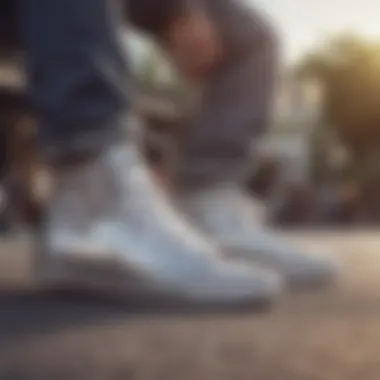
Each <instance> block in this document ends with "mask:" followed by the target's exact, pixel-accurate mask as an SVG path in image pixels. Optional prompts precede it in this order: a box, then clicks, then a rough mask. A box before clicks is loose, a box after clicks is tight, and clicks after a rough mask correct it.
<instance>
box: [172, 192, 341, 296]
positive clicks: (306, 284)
mask: <svg viewBox="0 0 380 380" xmlns="http://www.w3.org/2000/svg"><path fill="white" fill-rule="evenodd" d="M179 202H180V203H179V207H181V208H182V210H183V211H184V212H185V214H186V215H187V216H188V217H189V220H191V222H192V223H194V225H196V226H197V227H199V228H201V230H202V231H203V232H204V233H206V234H207V235H208V236H209V237H212V238H213V239H215V241H217V242H218V243H219V244H220V245H221V246H222V247H223V249H224V251H225V252H228V253H230V254H231V255H232V256H233V257H236V258H239V259H245V260H248V261H250V262H251V263H253V264H254V265H257V264H260V265H263V266H265V267H268V268H270V269H272V270H276V271H277V272H278V273H280V274H281V275H282V276H283V277H284V281H285V282H286V283H287V284H288V285H289V286H290V287H292V288H293V289H304V288H311V287H313V288H319V287H323V286H325V285H328V284H330V283H331V282H333V281H334V280H335V278H336V277H337V273H338V270H337V265H336V263H335V262H334V260H333V259H332V258H331V257H330V258H328V257H324V256H323V255H321V254H319V255H312V254H311V253H310V252H307V251H305V250H302V249H300V248H297V247H296V246H295V245H294V244H292V243H289V242H288V241H286V240H284V239H282V238H279V237H278V236H276V234H275V233H273V232H271V231H270V230H269V229H268V228H267V227H265V226H264V225H263V224H262V223H261V222H260V219H261V218H260V217H259V218H258V217H257V215H256V214H257V212H256V211H257V210H256V208H255V205H254V204H253V203H252V202H251V200H250V198H249V196H248V195H245V194H244V192H243V191H242V190H241V189H240V188H238V187H236V186H233V185H225V186H220V187H217V188H212V189H208V190H203V191H199V192H194V193H192V194H187V195H186V196H184V197H181V199H180V200H179Z"/></svg>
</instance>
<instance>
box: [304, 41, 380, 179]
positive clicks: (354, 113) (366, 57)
mask: <svg viewBox="0 0 380 380" xmlns="http://www.w3.org/2000/svg"><path fill="white" fill-rule="evenodd" d="M296 72H297V73H298V75H300V76H306V77H313V78H316V79H318V80H319V81H320V82H321V83H322V85H323V88H324V104H323V118H324V123H325V124H327V125H331V126H332V127H333V128H334V129H335V132H336V133H337V135H338V137H339V138H340V140H341V141H342V142H343V143H344V144H345V146H346V147H347V148H348V149H349V152H350V153H351V154H352V156H353V157H354V159H355V161H356V162H359V163H360V164H361V168H362V173H363V174H367V175H369V176H374V175H376V176H377V177H379V178H380V176H379V174H380V44H378V43H375V42H371V41H366V40H363V39H361V38H359V37H356V36H352V35H344V36H338V37H335V38H332V39H331V40H330V41H329V42H328V43H327V44H325V45H324V46H323V47H322V48H320V49H317V50H316V51H314V52H312V53H310V54H308V55H307V56H306V57H304V59H303V60H302V61H301V62H300V63H299V65H297V67H296Z"/></svg>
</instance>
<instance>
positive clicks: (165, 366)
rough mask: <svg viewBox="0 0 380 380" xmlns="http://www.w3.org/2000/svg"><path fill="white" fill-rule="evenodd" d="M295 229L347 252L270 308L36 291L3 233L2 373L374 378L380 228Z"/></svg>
mask: <svg viewBox="0 0 380 380" xmlns="http://www.w3.org/2000/svg"><path fill="white" fill-rule="evenodd" d="M377 235H378V234H377V233H376V232H371V231H361V232H360V231H356V232H353V231H351V232H339V231H333V232H329V231H326V232H302V233H301V232H298V233H293V234H292V237H293V238H294V239H295V240H297V241H299V242H300V243H302V244H305V245H308V246H318V247H320V248H331V250H332V251H333V252H332V253H331V254H333V255H336V256H338V258H339V259H340V260H341V263H342V276H341V278H340V281H339V283H338V284H337V285H336V286H335V287H333V288H332V289H330V290H329V291H326V292H321V293H315V294H308V295H306V294H302V295H289V296H287V297H286V298H284V299H283V300H282V301H281V302H280V303H279V305H277V306H276V307H275V309H274V310H272V311H271V312H261V313H247V312H246V313H242V314H229V315H227V314H225V315H220V314H192V313H188V312H181V311H178V310H173V309H167V308H162V307H160V306H159V305H155V306H153V307H148V306H147V305H143V304H141V303H139V302H131V303H130V304H128V305H124V306H121V305H118V304H116V303H112V302H108V301H107V300H105V299H101V298H96V297H90V296H86V295H83V294H82V295H79V294H59V295H58V294H47V293H45V294H42V293H41V292H38V291H36V290H35V288H34V286H33V278H32V276H31V269H30V268H31V263H32V250H31V242H30V241H29V240H28V239H27V238H25V239H18V240H17V241H16V240H9V241H3V242H1V243H0V252H1V254H0V380H124V379H125V380H129V379H136V380H148V379H158V380H195V379H197V380H213V379H215V380H223V379H231V380H235V379H236V380H239V379H242V380H244V379H247V380H248V379H249V380H251V379H255V380H261V379H262V380H341V379H342V380H343V379H344V380H351V379H352V380H358V379H359V378H362V379H364V380H379V379H380V361H379V349H380V348H379V347H380V318H379V316H380V237H378V236H377Z"/></svg>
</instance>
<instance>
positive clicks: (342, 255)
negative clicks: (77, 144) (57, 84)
mask: <svg viewBox="0 0 380 380" xmlns="http://www.w3.org/2000/svg"><path fill="white" fill-rule="evenodd" d="M219 1H223V0H219ZM242 1H246V2H252V4H254V5H260V6H261V7H262V8H263V9H264V10H265V12H267V14H268V16H269V17H270V18H271V19H272V20H273V22H274V24H275V25H277V28H278V33H279V36H280V38H281V43H282V58H283V60H282V65H281V72H280V78H279V79H280V80H279V83H278V89H277V95H276V99H275V104H274V109H273V117H272V121H271V124H270V127H269V129H268V133H267V134H266V135H265V136H263V138H262V140H260V141H258V142H256V143H257V145H256V144H255V146H254V147H252V168H251V171H250V172H249V173H248V174H249V175H248V178H247V182H246V186H247V189H248V190H249V191H250V192H251V194H252V196H253V197H255V198H256V199H257V202H258V203H260V202H261V203H262V204H263V205H265V209H266V212H265V215H266V217H267V221H268V223H270V224H271V225H272V226H275V227H277V229H278V230H279V231H280V233H282V231H283V230H285V233H284V235H285V236H286V237H289V238H292V239H294V240H295V241H296V242H297V243H300V244H303V245H305V246H308V247H311V248H318V249H320V248H323V250H324V249H325V248H326V251H328V253H329V254H331V255H334V256H336V257H337V258H338V259H339V261H340V263H341V266H342V276H341V280H340V282H339V284H338V285H337V287H336V288H333V289H331V290H330V291H328V292H327V294H326V293H323V294H306V295H303V294H301V295H297V296H294V297H293V296H292V297H289V298H286V300H285V301H284V302H279V304H278V305H277V306H276V308H275V310H273V312H272V313H268V314H266V313H264V314H244V315H234V316H226V315H212V316H196V317H195V316H194V315H186V313H183V314H181V313H179V314H178V313H177V314H176V313H171V312H170V311H165V310H164V311H162V310H153V311H152V310H151V309H149V308H148V309H144V308H141V307H139V305H137V306H136V305H132V306H130V305H128V306H127V307H126V308H122V307H120V306H119V305H116V306H115V305H113V304H109V303H107V302H104V300H99V299H89V298H86V297H83V296H81V295H72V294H71V295H69V296H67V295H61V296H57V295H46V294H43V295H41V294H39V293H37V294H36V293H34V292H33V291H34V290H33V289H31V288H32V287H30V272H31V271H30V268H34V267H33V265H34V261H33V260H34V259H33V253H34V252H33V244H32V243H33V240H32V241H31V239H29V240H28V239H23V238H21V237H20V236H21V235H16V234H10V235H11V239H10V240H7V239H6V237H4V235H2V238H1V239H0V380H34V379H36V380H51V379H57V380H58V379H62V380H66V379H67V380H87V379H91V380H96V379H99V380H103V379H104V380H105V379H107V380H124V379H125V380H127V379H136V380H139V379H141V380H145V379H146V380H148V379H162V380H182V379H183V380H195V379H199V380H213V379H217V380H223V379H226V380H231V379H236V380H240V379H241V380H245V379H246V380H251V379H257V380H358V379H360V378H362V379H363V380H379V379H380V362H379V347H380V318H379V313H380V308H379V306H380V265H379V257H380V256H379V252H380V239H379V233H378V231H377V227H378V226H379V225H380V22H379V15H380V3H379V2H378V1H376V0H360V1H359V0H348V1H347V0H346V1H343V0H319V1H315V0H242ZM0 2H1V0H0ZM0 16H1V12H0ZM0 19H1V17H0ZM2 26H3V25H2V23H1V20H0V46H1V37H2V34H1V27H2ZM125 43H126V47H127V48H128V49H130V51H131V53H130V57H131V59H132V62H131V63H132V67H133V72H134V74H135V79H136V81H135V85H136V96H135V99H134V103H135V104H134V106H135V108H136V110H137V111H139V113H140V114H141V115H142V117H143V119H144V121H145V126H146V129H145V139H144V142H145V143H144V149H145V153H146V156H147V158H148V159H149V161H150V163H151V164H152V166H153V168H154V169H155V172H156V174H157V175H158V176H159V177H160V178H162V179H164V180H165V175H166V173H165V167H166V165H167V164H168V163H169V164H170V162H171V161H172V160H175V154H176V142H177V136H178V133H180V130H181V126H182V125H183V124H184V123H185V121H186V119H187V117H188V116H189V114H191V104H192V101H193V95H194V89H193V88H192V86H191V84H189V83H186V82H185V81H184V80H183V79H182V78H181V76H180V75H179V73H178V72H177V71H176V70H175V68H174V67H172V66H171V64H170V62H169V60H168V59H167V57H165V55H164V54H163V52H162V51H160V50H159V49H158V48H157V47H156V46H155V45H154V43H153V42H152V41H150V40H149V39H148V38H147V37H146V36H143V35H140V34H138V33H137V32H134V33H133V34H131V33H128V37H126V40H125ZM13 53H15V54H13ZM19 58H22V55H21V56H20V55H19V53H18V52H12V54H10V52H9V50H6V51H5V53H0V127H1V128H0V133H1V134H2V136H1V137H0V144H3V145H2V146H0V154H1V157H0V230H1V231H2V232H9V231H14V230H16V231H19V230H20V224H21V229H22V223H25V213H26V214H27V215H28V217H29V218H30V219H27V220H34V219H35V217H36V213H38V207H37V209H36V204H35V202H34V199H35V198H33V199H31V193H33V190H34V189H35V183H32V182H33V181H34V182H35V179H36V175H35V173H36V170H35V167H33V162H34V161H35V158H36V157H35V152H34V150H33V139H34V136H35V135H34V133H35V128H34V127H35V124H34V122H33V119H32V118H31V117H30V116H29V114H28V109H27V106H26V104H27V103H26V102H25V94H24V91H23V84H24V81H23V70H22V59H21V60H20V59H19ZM10 132H11V133H10ZM5 141H6V142H7V143H6V144H5ZM9 141H10V143H9ZM10 157H12V160H11V161H10ZM10 163H11V164H12V165H10ZM10 166H11V170H10ZM38 180H39V181H41V182H42V183H43V182H44V181H43V180H44V177H43V176H42V177H38ZM15 236H16V239H15V238H14V237H15ZM28 276H29V277H28ZM20 284H21V285H20Z"/></svg>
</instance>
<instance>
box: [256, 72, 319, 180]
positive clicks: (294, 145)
mask: <svg viewBox="0 0 380 380" xmlns="http://www.w3.org/2000/svg"><path fill="white" fill-rule="evenodd" d="M320 99H321V91H320V87H319V86H318V84H317V83H315V82H311V81H307V82H306V81H303V80H298V79H295V78H292V77H287V78H286V79H285V80H283V82H282V83H281V86H280V88H279V93H278V97H277V102H276V106H275V110H274V117H273V124H272V128H271V129H270V131H269V133H268V134H267V135H266V136H265V137H264V138H263V140H262V141H261V142H260V144H259V148H258V149H259V154H260V155H261V156H263V157H272V158H274V159H276V161H277V162H278V163H279V164H280V165H281V174H282V178H283V180H285V181H287V182H293V183H294V182H305V181H308V180H309V176H310V136H311V133H312V132H313V128H314V127H315V126H316V123H317V122H318V118H319V114H320Z"/></svg>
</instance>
